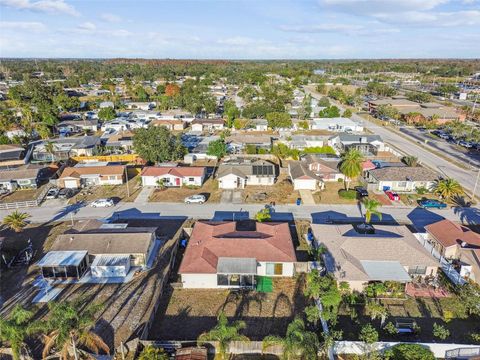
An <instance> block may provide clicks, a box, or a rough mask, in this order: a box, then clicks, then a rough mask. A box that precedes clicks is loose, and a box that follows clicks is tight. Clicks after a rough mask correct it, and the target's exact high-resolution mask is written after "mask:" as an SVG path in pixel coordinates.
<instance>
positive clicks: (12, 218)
mask: <svg viewBox="0 0 480 360" xmlns="http://www.w3.org/2000/svg"><path fill="white" fill-rule="evenodd" d="M29 217H30V215H29V214H27V213H24V212H20V211H18V210H15V211H14V212H12V213H11V214H9V215H7V216H5V217H4V218H3V225H5V226H6V227H8V228H10V229H12V230H13V231H15V232H16V233H19V232H22V230H23V228H24V227H25V226H27V222H26V221H25V220H27V219H28V218H29Z"/></svg>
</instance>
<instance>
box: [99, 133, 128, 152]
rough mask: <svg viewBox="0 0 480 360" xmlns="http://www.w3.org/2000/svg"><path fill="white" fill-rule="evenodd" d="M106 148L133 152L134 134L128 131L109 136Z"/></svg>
mask: <svg viewBox="0 0 480 360" xmlns="http://www.w3.org/2000/svg"><path fill="white" fill-rule="evenodd" d="M105 147H107V148H108V149H111V150H121V151H130V150H133V132H131V131H128V130H127V131H120V132H114V133H113V134H108V138H107V141H106V142H105Z"/></svg>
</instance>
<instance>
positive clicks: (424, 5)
mask: <svg viewBox="0 0 480 360" xmlns="http://www.w3.org/2000/svg"><path fill="white" fill-rule="evenodd" d="M448 1H449V0H401V1H397V0H320V4H322V5H325V6H331V7H333V8H336V9H338V10H342V11H345V12H348V13H352V14H361V15H368V14H372V13H390V14H396V13H398V12H404V11H425V10H431V9H434V8H436V7H437V6H439V5H442V4H445V3H447V2H448Z"/></svg>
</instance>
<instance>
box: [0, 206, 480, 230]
mask: <svg viewBox="0 0 480 360" xmlns="http://www.w3.org/2000/svg"><path fill="white" fill-rule="evenodd" d="M262 207H263V205H253V204H241V205H236V204H218V203H215V204H214V203H212V204H208V203H206V204H203V205H199V204H190V205H188V204H183V203H146V204H138V203H119V204H117V205H115V206H114V207H111V208H91V207H89V206H85V205H83V204H75V205H67V206H62V205H58V204H48V203H45V205H44V206H41V207H38V208H29V209H24V210H22V211H26V212H28V213H29V214H30V215H31V216H32V217H31V219H30V220H31V221H32V222H50V221H60V220H66V221H68V220H71V219H77V220H78V219H90V218H93V219H112V220H115V219H116V218H156V219H158V218H159V217H162V218H169V217H175V218H178V217H185V218H196V219H214V220H241V219H246V218H252V217H253V216H254V215H255V214H256V213H257V212H258V210H260V209H261V208H262ZM10 212H11V211H5V210H1V211H0V219H3V217H4V216H5V215H7V214H8V213H10ZM382 213H383V221H385V222H394V221H397V222H399V223H411V224H414V225H415V226H417V227H418V228H421V227H423V226H425V225H426V224H430V223H432V222H435V221H438V220H441V219H443V218H447V219H450V220H452V221H459V220H461V221H463V222H465V223H469V224H480V209H478V208H475V207H472V208H454V209H447V210H424V209H420V208H413V207H407V206H404V207H401V206H383V207H382ZM361 216H362V215H361V210H360V209H359V207H358V206H357V205H311V206H307V205H301V206H296V205H293V204H292V205H277V206H276V207H275V213H274V214H273V216H272V219H273V220H277V221H288V220H293V219H307V220H311V221H312V222H314V223H322V222H328V221H329V220H336V221H345V222H352V221H353V222H355V221H361V219H362V217H361Z"/></svg>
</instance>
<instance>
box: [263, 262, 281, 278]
mask: <svg viewBox="0 0 480 360" xmlns="http://www.w3.org/2000/svg"><path fill="white" fill-rule="evenodd" d="M266 274H267V275H282V274H283V264H282V263H267V267H266Z"/></svg>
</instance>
